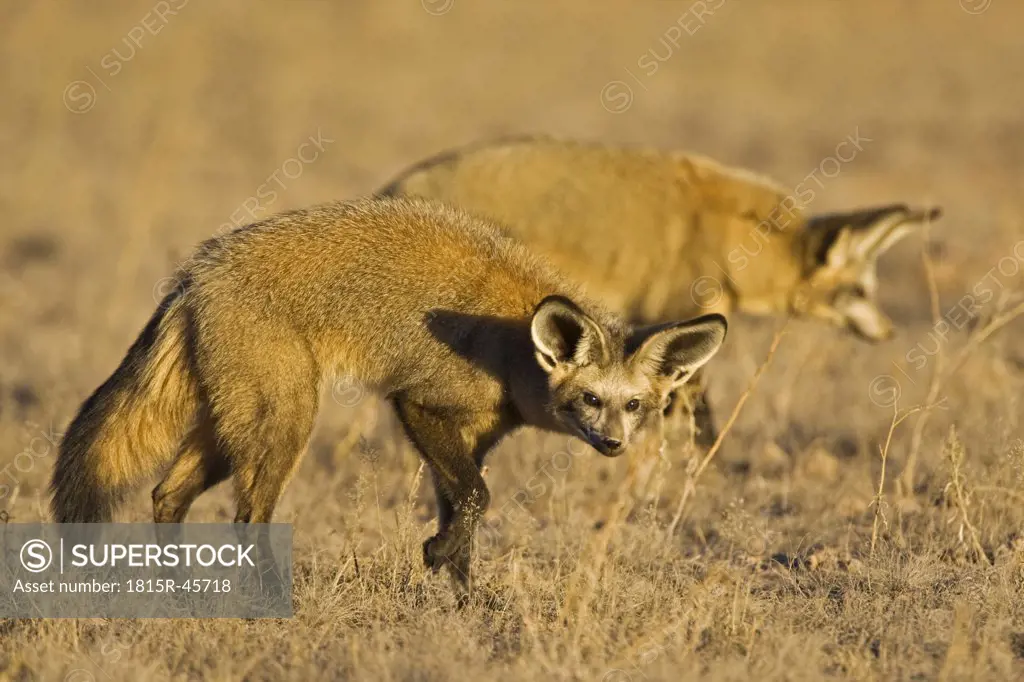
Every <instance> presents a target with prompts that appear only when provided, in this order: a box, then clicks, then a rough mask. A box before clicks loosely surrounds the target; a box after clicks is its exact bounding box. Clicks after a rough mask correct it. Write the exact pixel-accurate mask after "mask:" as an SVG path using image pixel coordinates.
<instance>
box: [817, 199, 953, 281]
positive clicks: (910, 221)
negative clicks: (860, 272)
mask: <svg viewBox="0 0 1024 682" xmlns="http://www.w3.org/2000/svg"><path fill="white" fill-rule="evenodd" d="M941 216H942V209H940V208H937V207H936V208H928V209H920V208H909V207H908V206H906V205H905V204H894V205H892V206H883V207H881V208H873V209H866V210H863V211H854V212H852V213H836V214H828V215H820V216H815V217H813V218H811V219H810V221H809V224H808V232H809V235H811V236H812V238H817V240H818V244H819V245H820V249H819V251H818V260H819V262H820V263H822V264H826V265H829V266H831V267H842V266H846V265H850V264H852V263H867V262H870V261H873V260H875V259H877V258H878V257H879V256H881V255H882V254H883V253H885V252H886V251H887V250H888V249H889V248H890V247H891V246H892V245H893V244H895V243H896V242H898V241H900V240H901V239H903V238H904V237H906V236H907V235H909V234H910V233H911V232H913V231H914V230H916V229H918V228H919V227H920V226H921V225H923V224H925V223H928V222H931V221H933V220H937V219H939V218H940V217H941Z"/></svg>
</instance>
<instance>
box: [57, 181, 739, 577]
mask: <svg viewBox="0 0 1024 682" xmlns="http://www.w3.org/2000/svg"><path fill="white" fill-rule="evenodd" d="M178 277H179V281H180V286H179V287H178V288H177V289H176V290H175V291H174V292H172V293H171V294H169V295H168V296H167V297H166V298H165V299H164V300H163V302H162V303H161V304H160V305H159V307H158V308H157V310H156V312H155V313H154V315H153V317H152V318H151V319H150V321H149V322H148V324H146V326H145V328H144V329H143V330H142V332H141V334H140V335H139V337H138V338H137V339H136V341H135V342H134V344H132V346H131V347H130V348H129V349H128V353H127V355H126V356H125V358H124V360H123V361H122V362H121V364H120V365H119V366H118V367H117V369H116V370H115V371H114V373H113V374H112V375H111V376H110V378H109V379H107V380H106V381H105V382H104V383H103V384H102V385H101V386H100V387H99V388H98V389H96V391H95V392H94V393H93V394H92V395H91V396H90V397H89V398H88V399H87V400H86V401H85V403H84V404H83V405H82V407H81V409H80V411H79V412H78V414H77V416H75V418H74V420H73V421H72V422H71V424H70V426H69V427H68V429H67V432H66V435H65V437H64V439H63V441H62V443H61V445H60V450H59V456H58V459H57V463H56V467H55V470H54V473H53V480H52V484H51V488H52V493H53V498H52V509H53V515H54V517H55V520H56V521H58V522H99V521H108V520H110V519H111V518H112V516H113V514H114V511H115V508H116V506H117V505H118V503H119V502H120V501H121V500H122V498H123V497H124V495H125V494H126V493H127V492H129V491H130V490H131V489H132V488H133V487H135V486H137V485H139V484H141V483H142V482H143V480H144V479H145V478H146V477H147V476H150V475H153V474H156V473H158V472H162V473H163V478H162V480H161V481H160V483H159V485H157V486H156V488H155V489H154V491H153V514H154V519H155V520H156V521H157V522H180V521H182V520H184V518H185V515H186V513H187V512H188V509H189V506H190V505H191V504H192V502H193V501H194V500H195V499H196V497H198V496H199V495H200V494H201V493H202V492H203V491H204V490H206V489H207V488H210V487H211V486H213V485H215V484H216V483H218V482H220V481H222V480H224V479H226V478H228V477H229V476H230V477H231V478H232V479H233V482H234V488H235V495H236V502H237V515H236V521H239V522H253V523H266V522H269V521H270V520H271V515H272V513H273V511H274V507H275V505H276V504H277V502H278V499H279V497H280V496H281V494H282V491H283V489H284V488H285V485H286V483H287V481H288V479H289V476H290V475H291V474H292V472H293V471H294V469H295V467H296V465H297V463H298V461H299V459H300V457H301V455H302V453H303V451H304V449H305V448H306V444H307V441H308V439H309V435H310V431H311V430H312V428H313V422H314V418H315V416H316V414H317V409H318V401H319V399H320V395H321V389H322V387H323V386H324V384H325V382H327V381H328V380H330V378H331V377H332V376H338V375H344V376H348V377H351V378H352V379H353V380H355V381H358V382H360V384H361V385H364V386H366V387H369V388H373V389H375V390H377V391H378V392H379V393H380V394H381V395H383V396H386V397H387V398H388V399H389V400H390V402H391V403H392V404H393V406H394V409H395V410H396V412H397V415H398V417H399V419H400V420H401V422H402V424H403V425H404V428H405V431H406V433H407V435H408V437H409V439H410V440H411V441H412V443H413V444H414V445H415V447H416V448H417V449H418V451H419V452H420V454H421V455H422V456H423V458H424V459H425V460H426V462H427V463H428V464H429V467H430V470H431V473H432V476H433V480H434V485H435V491H436V495H437V503H438V508H439V530H438V533H437V535H435V536H434V537H433V538H431V539H429V540H428V541H427V542H426V543H425V544H424V548H423V549H424V560H425V562H426V563H427V565H428V566H430V567H431V568H433V569H434V570H437V569H438V568H439V567H440V566H442V565H447V566H448V567H449V568H450V569H451V573H452V575H453V576H455V577H456V578H457V579H459V580H460V581H462V582H463V583H465V582H467V581H468V576H469V557H470V545H471V540H472V537H473V533H474V529H475V526H476V524H477V522H478V520H479V518H480V516H481V514H482V513H483V512H484V510H486V508H487V506H488V501H489V494H488V491H487V487H486V485H485V483H484V480H483V478H482V477H481V474H480V470H481V466H482V464H483V460H484V456H485V455H486V453H487V452H488V451H489V450H490V449H491V448H492V447H493V446H494V445H495V444H496V443H497V442H498V441H499V440H500V439H501V438H502V437H503V436H505V435H506V434H508V433H509V432H510V431H512V430H514V429H516V428H517V427H520V426H523V425H531V426H535V427H539V428H541V429H546V430H551V431H556V432H562V433H566V434H571V435H573V436H576V437H579V438H581V439H583V440H584V441H586V442H587V443H589V444H590V445H591V446H593V448H594V449H596V450H597V451H598V452H600V453H601V454H604V455H606V456H609V457H613V456H617V455H620V454H622V453H624V452H625V451H626V450H627V449H628V448H629V446H630V444H631V443H632V442H635V441H637V440H638V439H639V438H640V437H642V435H643V433H645V430H646V429H651V428H655V427H656V425H658V424H660V421H659V420H660V419H661V409H662V407H663V405H664V403H665V401H666V400H667V397H668V395H669V393H670V392H671V391H672V390H674V389H675V388H677V387H679V386H680V385H682V384H683V383H684V382H685V381H686V380H687V379H688V378H689V377H691V376H692V375H693V373H694V372H695V371H697V370H698V369H699V368H700V367H701V366H702V365H704V363H706V362H707V361H708V360H709V359H710V358H711V357H712V356H713V355H714V353H715V352H716V351H717V350H718V348H719V346H720V345H721V343H722V341H723V340H724V338H725V334H726V323H725V319H724V318H723V317H722V316H720V315H718V314H708V315H705V316H703V317H700V318H698V319H695V320H691V321H688V322H673V323H661V324H657V325H654V326H648V327H642V328H632V327H629V326H628V325H626V324H625V323H624V322H622V321H620V320H619V318H618V317H616V316H615V315H613V314H610V313H608V312H605V311H604V310H603V309H602V308H601V307H600V306H599V305H596V304H594V303H592V302H590V301H588V300H586V299H585V298H583V297H582V296H581V295H580V293H579V292H578V291H577V288H576V287H575V286H574V285H572V284H570V283H569V282H568V281H567V280H565V279H563V277H562V276H561V275H559V274H557V273H556V271H554V270H552V269H550V267H549V266H547V265H546V264H544V262H542V261H540V260H538V259H536V258H535V257H533V256H532V255H531V254H530V253H529V252H528V251H527V249H526V248H524V247H523V246H521V245H520V244H518V243H517V242H515V241H513V240H512V239H510V238H508V237H506V236H504V235H503V234H502V233H501V232H500V231H499V230H498V229H496V228H495V227H492V226H491V225H490V224H489V223H488V222H486V221H484V220H481V219H477V218H473V217H471V216H469V215H468V214H466V213H463V212H460V211H457V210H455V209H451V208H447V207H444V206H442V205H440V204H437V203H433V202H428V201H423V200H409V199H361V200H357V201H353V202H346V203H332V204H326V205H322V206H318V207H314V208H310V209H307V210H300V211H294V212H291V213H285V214H281V215H278V216H274V217H272V218H269V219H267V220H264V221H262V222H259V223H256V224H253V225H250V226H247V227H243V228H240V229H238V230H235V231H233V232H229V233H227V234H224V235H222V236H219V237H216V238H213V239H210V240H209V241H206V242H205V243H203V244H202V245H201V246H200V247H199V248H198V250H197V251H196V252H195V253H194V255H193V256H192V257H191V258H190V259H189V260H188V261H187V262H186V263H185V264H184V265H183V266H182V268H181V269H180V271H179V273H178Z"/></svg>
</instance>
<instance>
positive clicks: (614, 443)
mask: <svg viewBox="0 0 1024 682" xmlns="http://www.w3.org/2000/svg"><path fill="white" fill-rule="evenodd" d="M601 444H602V445H604V446H605V448H607V449H608V452H618V451H619V449H620V448H621V447H622V441H621V440H618V439H616V438H602V439H601Z"/></svg>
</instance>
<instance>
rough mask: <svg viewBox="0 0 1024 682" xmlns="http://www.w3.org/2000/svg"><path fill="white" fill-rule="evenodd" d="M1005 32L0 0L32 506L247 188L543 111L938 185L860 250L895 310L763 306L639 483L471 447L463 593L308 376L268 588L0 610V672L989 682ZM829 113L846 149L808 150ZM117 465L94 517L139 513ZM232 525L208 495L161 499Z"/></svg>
mask: <svg viewBox="0 0 1024 682" xmlns="http://www.w3.org/2000/svg"><path fill="white" fill-rule="evenodd" d="M709 8H715V9H714V10H713V11H711V10H710V9H709ZM158 10H159V11H158ZM697 14H699V15H700V16H697ZM695 17H696V18H695ZM1022 25H1024V5H1021V3H1019V2H1014V1H1012V0H906V1H904V2H891V1H883V0H864V1H862V2H841V1H840V0H826V1H822V2H798V1H797V0H776V1H769V0H742V1H741V0H724V2H718V0H715V1H714V2H712V1H711V0H705V1H704V2H697V3H691V2H688V1H685V0H684V1H683V2H672V1H667V0H643V1H632V2H613V1H606V0H593V1H589V0H588V1H584V0H578V1H569V0H545V1H541V0H537V1H535V2H507V1H506V2H497V1H493V0H422V2H421V0H380V1H375V2H370V1H369V0H346V1H344V2H335V3H326V2H307V1H296V2H287V3H286V2H276V3H272V2H260V3H244V2H219V1H217V2H200V1H198V0H192V2H187V0H167V2H159V3H156V4H155V5H154V4H153V3H152V2H113V1H103V2H89V3H85V2H71V1H66V2H58V1H56V0H45V1H42V2H32V3H28V2H6V3H4V4H3V6H2V7H0V55H2V57H0V65H2V69H0V86H2V87H0V93H2V97H0V208H2V214H3V221H2V223H0V469H2V472H0V475H2V476H3V480H2V481H0V485H2V487H0V493H2V495H3V499H2V502H0V506H2V507H3V509H4V512H5V515H6V518H7V519H8V520H9V521H10V522H32V521H45V520H48V519H49V511H48V498H47V490H46V487H47V484H48V482H49V477H50V474H51V472H52V470H53V464H54V461H55V457H56V446H55V445H53V444H51V443H52V442H56V439H57V438H59V434H60V433H61V431H62V429H63V428H64V427H66V425H67V424H68V422H69V420H70V419H71V417H72V416H73V415H74V413H75V411H76V410H77V408H78V406H79V405H80V403H81V401H82V400H83V399H84V398H85V397H86V396H87V395H88V394H89V393H90V392H91V391H92V390H93V389H94V388H95V387H96V386H97V385H99V383H100V382H101V381H103V380H104V379H105V378H106V377H107V376H109V374H110V372H111V371H112V370H113V369H114V367H115V366H116V365H117V363H118V362H119V361H120V360H121V358H122V357H123V354H124V353H125V351H126V349H127V348H128V346H129V344H130V343H131V342H132V341H133V340H134V338H135V336H136V334H137V333H138V331H139V330H140V329H141V328H142V326H143V325H144V323H145V322H146V320H147V319H148V318H149V316H150V315H151V313H152V311H153V309H154V307H155V305H156V302H157V301H158V300H159V298H160V297H161V295H162V294H163V293H166V291H167V290H169V288H170V287H173V286H174V283H173V280H170V279H168V278H169V277H170V276H171V275H172V274H173V272H174V269H175V266H176V265H177V264H178V263H179V262H181V260H182V259H183V258H184V257H186V256H187V255H188V254H189V252H190V251H191V249H192V248H193V247H194V246H195V245H196V244H197V243H198V242H200V241H201V240H203V239H205V238H207V237H209V236H210V235H212V234H214V233H216V232H217V231H218V230H221V229H223V228H224V226H225V225H226V224H230V223H232V222H237V223H242V222H248V221H249V220H250V218H249V217H248V213H247V212H246V211H247V209H246V206H247V203H246V202H248V201H249V200H250V197H254V196H256V194H257V190H258V188H260V187H261V186H264V185H266V184H267V183H268V182H269V183H270V188H271V189H272V190H273V191H274V196H273V198H272V199H271V200H266V199H264V200H263V202H262V204H261V208H265V211H266V212H264V213H260V214H259V215H258V217H262V216H264V215H269V214H270V213H274V212H278V211H283V210H288V209H293V208H298V207H303V206H307V205H311V204H314V203H317V202H322V201H328V200H334V199H342V198H349V197H355V196H359V195H364V194H368V193H370V192H372V191H374V190H375V189H376V188H378V187H380V186H381V185H382V184H383V183H385V182H386V181H388V180H389V179H391V178H392V177H393V176H394V175H395V174H396V173H398V172H399V171H400V170H402V169H403V168H405V167H406V166H407V165H409V164H411V163H412V162H414V161H416V160H418V159H420V158H422V157H425V156H428V155H431V154H434V153H436V152H439V151H441V150H443V149H446V148H449V147H452V146H457V145H461V144H465V143H469V142H473V141H475V140H480V139H485V138H490V137H494V136H499V135H511V134H521V133H552V134H556V135H562V136H567V137H573V138H582V139H592V140H601V141H606V142H611V143H623V144H635V145H644V146H655V147H662V148H666V149H673V148H678V149H688V150H694V151H698V152H701V153H703V154H706V155H708V156H711V157H713V158H716V159H719V160H721V161H723V162H726V163H728V164H731V165H737V166H743V167H747V168H750V169H753V170H756V171H758V172H761V173H765V174H768V175H770V176H772V177H774V178H777V179H778V180H779V181H780V182H781V183H782V184H783V185H784V186H787V187H795V186H797V184H798V183H800V182H803V181H804V180H805V178H807V177H808V175H809V174H811V173H817V175H816V176H815V177H817V178H819V179H820V186H817V185H816V188H817V189H816V195H815V199H814V204H813V206H811V209H812V210H814V211H828V210H835V209H842V208H852V207H856V206H866V205H872V204H884V203H889V202H893V201H907V202H911V203H915V204H924V205H930V204H933V205H941V206H942V207H943V208H944V210H945V214H944V216H943V218H942V219H941V220H940V221H938V222H936V223H935V224H934V225H933V226H932V227H931V232H930V237H929V238H928V240H927V242H926V240H925V239H924V238H923V236H920V235H915V236H912V237H910V238H908V239H906V240H904V241H903V242H901V243H900V244H899V245H897V246H896V247H894V248H893V249H892V250H891V251H890V252H889V253H888V254H886V255H885V256H884V258H883V259H882V261H881V265H880V271H879V276H880V282H881V286H880V290H881V293H880V297H881V303H882V305H883V307H884V308H885V310H886V311H887V312H888V313H889V314H890V315H891V317H892V318H893V319H894V321H895V322H896V324H897V329H898V334H897V335H896V337H895V338H894V339H893V340H891V341H887V342H885V343H881V344H877V345H869V344H866V343H863V342H861V341H858V340H857V339H855V338H853V337H852V336H850V335H848V334H844V333H842V332H840V331H838V330H833V329H831V328H828V327H825V326H824V325H820V324H815V323H812V322H806V321H800V320H797V321H792V322H791V323H789V325H788V327H787V328H786V330H785V333H784V335H783V336H782V337H781V341H779V343H778V349H777V352H776V353H775V355H774V357H773V358H772V360H771V362H770V363H769V364H768V365H767V366H766V367H764V369H763V372H762V374H761V375H760V379H759V382H758V383H757V385H756V386H755V387H754V389H753V391H751V392H750V393H749V395H748V396H747V400H746V403H745V405H743V409H742V410H741V411H740V412H739V414H738V417H737V419H736V421H735V423H734V424H733V425H732V427H731V429H730V430H729V431H728V433H727V435H726V437H725V439H724V441H723V443H722V447H721V449H720V450H719V451H718V452H717V454H716V455H715V456H714V458H713V459H712V460H711V461H710V463H709V465H708V466H707V467H706V469H704V470H703V472H702V473H701V475H700V476H699V477H696V478H694V477H693V473H694V471H695V467H696V458H695V456H694V454H693V452H692V451H691V449H690V448H688V447H686V446H685V445H683V444H670V447H668V448H667V450H666V457H667V459H668V460H669V462H670V464H671V465H670V466H664V467H662V468H661V469H660V470H659V471H658V478H657V480H656V481H655V483H656V484H657V488H656V491H655V492H656V493H657V494H656V495H655V496H654V497H653V498H651V499H648V500H646V501H645V500H642V499H640V498H635V497H632V496H631V495H630V494H629V485H628V484H629V479H628V475H629V470H630V465H629V462H628V461H627V460H628V458H619V459H606V458H603V457H600V456H599V455H597V454H596V453H594V452H593V451H591V450H589V449H587V448H586V447H585V446H583V445H582V444H581V443H579V442H576V441H572V442H570V441H569V440H568V438H567V437H561V436H554V435H544V434H541V433H539V432H535V431H531V430H524V431H522V432H520V433H517V434H515V436H514V437H512V438H510V439H508V440H507V441H505V442H503V443H502V444H501V445H500V447H499V448H498V449H497V451H496V452H494V453H492V455H491V456H490V458H489V460H488V469H487V472H486V479H487V482H488V485H489V486H490V488H491V492H492V506H491V510H490V512H489V514H488V516H487V520H488V522H489V523H490V524H491V525H492V526H494V527H497V528H498V530H497V531H495V532H493V533H491V534H490V535H489V540H488V541H487V542H481V543H479V546H478V547H477V551H476V557H475V561H476V563H475V567H476V575H478V576H479V582H480V583H481V584H483V585H485V586H487V587H488V588H489V589H490V590H492V591H493V592H494V593H496V594H497V595H499V596H500V597H501V600H500V602H490V603H483V602H473V603H471V604H470V605H469V606H468V607H466V608H464V609H461V610H458V609H456V608H455V606H456V604H455V599H454V597H453V594H452V590H451V589H450V586H449V584H448V580H447V579H446V578H445V576H444V575H443V574H439V575H436V576H435V575H432V574H431V573H430V572H429V571H428V570H427V569H426V568H424V566H423V563H422V559H421V544H422V542H423V540H424V539H425V538H426V537H429V536H430V535H431V534H432V533H433V532H434V528H435V523H436V510H435V504H434V499H433V492H432V490H431V486H430V482H429V477H427V476H425V473H426V472H423V471H421V470H420V465H419V460H418V458H417V455H416V453H415V452H414V451H413V449H412V448H411V446H409V445H408V444H407V443H406V442H405V440H404V438H403V436H402V435H401V433H400V428H399V427H398V426H397V422H396V419H395V417H394V416H393V415H392V413H391V411H390V408H389V407H388V406H387V405H386V403H384V402H382V401H381V400H379V399H378V398H377V397H375V396H373V395H365V394H364V393H363V392H362V390H361V389H360V388H359V387H358V386H354V385H349V384H345V383H340V384H335V385H333V386H331V387H330V388H329V390H328V393H327V395H325V397H324V400H323V409H322V411H321V414H320V418H319V421H318V424H317V428H316V430H315V432H314V436H313V440H312V442H311V444H310V448H309V451H308V453H307V454H306V456H305V459H304V460H303V462H302V464H301V466H300V467H299V469H298V471H297V472H296V475H295V477H294V478H293V480H292V481H291V483H290V485H289V487H288V489H287V490H286V492H285V495H284V497H283V499H282V502H281V504H280V505H279V507H278V509H277V512H276V516H275V519H276V520H278V521H281V522H286V523H291V524H293V527H294V538H295V557H294V575H295V582H294V594H293V604H294V617H293V618H290V619H281V620H199V619H196V620H114V619H111V620H106V619H79V620H72V619H64V620H47V619H31V620H28V619H27V620H5V621H2V622H0V680H37V679H38V680H68V681H69V682H71V681H74V682H92V681H94V680H95V681H104V680H110V681H115V680H150V679H152V680H198V679H208V680H241V679H244V680H313V679H352V680H446V679H472V680H476V679H480V680H485V679H486V680H490V679H494V680H524V679H543V680H595V681H597V680H601V681H604V682H640V681H653V680H691V679H703V680H745V679H757V680H819V679H858V680H889V679H901V680H1010V679H1024V532H1022V530H1024V526H1022V524H1024V441H1022V438H1024V423H1022V416H1024V415H1022V405H1024V403H1022V388H1024V342H1022V338H1024V337H1022V332H1024V320H1022V319H1017V318H1016V315H1017V313H1019V312H1020V310H1019V308H1018V306H1020V305H1021V301H1022V300H1024V229H1022V228H1024V199H1022V196H1024V195H1022V189H1024V188H1022V184H1021V183H1022V174H1021V171H1022V168H1024V129H1022V112H1024V88H1022V87H1021V84H1022V82H1024V41H1022V40H1021V37H1020V27H1021V26H1022ZM140 27H141V28H140ZM680 27H683V30H679V29H680ZM850 136H859V137H860V138H861V139H862V140H865V141H864V142H863V143H862V149H861V150H859V151H858V152H857V154H856V155H855V157H854V158H853V159H852V160H850V161H848V162H843V163H842V164H835V165H834V166H833V165H830V163H829V162H827V161H826V160H827V159H830V158H831V157H832V155H833V154H834V151H835V149H836V147H837V145H838V144H839V143H840V142H842V141H843V140H845V139H847V138H848V137H850ZM311 139H312V141H313V143H315V144H314V146H312V147H311V146H309V145H307V146H305V147H303V148H302V151H301V154H302V155H303V156H304V158H305V159H307V160H301V159H299V153H300V152H299V148H300V146H301V145H303V144H304V143H306V142H309V141H310V140H311ZM314 152H315V153H314ZM311 157H312V159H311V160H308V159H310V158H311ZM248 205H249V206H251V205H252V204H248ZM629 229H630V228H629V226H628V225H624V226H623V230H629ZM926 263H930V264H931V267H930V268H928V267H926V265H925V264H926ZM929 271H930V272H931V273H932V278H933V281H934V284H935V286H934V288H933V290H934V292H935V293H936V294H937V301H936V302H935V305H934V307H933V304H932V301H931V291H932V289H930V287H929V284H928V282H929V277H928V273H929ZM981 287H987V288H988V289H989V290H991V291H992V292H993V295H992V296H990V297H988V298H989V300H988V303H987V305H986V306H985V307H984V309H983V310H981V311H975V312H974V314H973V315H971V316H969V319H968V316H966V315H965V314H964V313H963V311H962V310H959V311H958V309H957V305H958V302H959V301H961V299H962V298H963V297H964V296H965V295H967V294H969V293H971V292H976V291H979V290H980V288H981ZM781 322H782V321H781V320H777V319H771V318H753V317H749V316H743V315H736V316H734V317H733V318H732V319H731V320H730V325H731V326H730V333H729V338H728V340H727V342H726V345H725V346H724V348H723V350H722V351H721V352H720V353H719V354H718V355H717V356H716V357H715V358H714V359H713V360H712V361H711V363H710V365H709V366H708V372H709V377H710V379H709V382H710V391H711V393H710V395H711V401H712V403H713V405H714V408H715V410H716V413H717V418H718V419H719V421H720V423H722V422H724V421H725V419H726V418H727V417H728V416H729V415H730V414H731V413H732V411H733V409H734V407H735V406H736V405H737V402H738V401H740V399H741V397H742V396H744V394H745V393H746V391H747V388H748V386H749V385H750V383H751V381H752V379H753V378H754V377H755V373H756V372H758V370H759V368H761V367H762V365H763V363H764V361H765V358H766V355H767V354H768V351H769V347H770V345H771V344H772V341H773V339H774V338H775V334H776V331H777V330H778V329H779V327H780V325H781ZM897 398H898V399H897ZM894 421H896V422H898V423H895V426H894V428H893V425H894ZM890 436H891V437H890ZM25 453H28V454H25ZM883 453H885V456H884V459H883ZM910 460H915V466H914V472H913V475H912V476H908V475H906V470H907V464H908V461H910ZM149 488H150V486H146V487H144V488H143V489H142V490H140V491H139V492H138V494H137V495H135V496H134V497H132V499H131V500H130V502H129V503H128V504H127V505H126V506H125V508H124V511H123V512H122V517H121V518H122V519H123V520H132V521H147V520H149V519H151V505H150V501H149ZM687 491H689V492H687ZM684 495H686V496H687V499H686V500H684V499H683V498H684ZM681 501H685V504H683V505H682V506H680V502H681ZM233 515H234V503H233V500H232V495H231V489H230V485H221V486H219V487H218V488H216V489H214V490H212V491H211V492H210V493H208V494H207V495H205V496H203V497H202V498H200V500H199V501H198V502H197V504H196V505H195V507H194V508H193V510H192V512H191V514H190V516H189V521H198V522H212V521H230V520H231V519H232V518H233Z"/></svg>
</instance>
